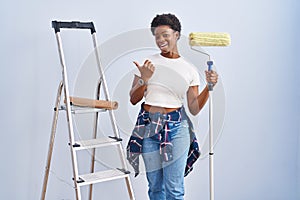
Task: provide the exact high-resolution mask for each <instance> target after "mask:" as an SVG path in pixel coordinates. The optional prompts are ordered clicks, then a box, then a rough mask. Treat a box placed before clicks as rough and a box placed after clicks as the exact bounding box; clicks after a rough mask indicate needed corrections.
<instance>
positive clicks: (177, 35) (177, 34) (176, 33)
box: [175, 31, 180, 40]
mask: <svg viewBox="0 0 300 200" xmlns="http://www.w3.org/2000/svg"><path fill="white" fill-rule="evenodd" d="M175 37H176V39H177V40H179V38H180V33H179V32H178V31H176V32H175Z"/></svg>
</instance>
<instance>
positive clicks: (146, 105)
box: [144, 104, 179, 114]
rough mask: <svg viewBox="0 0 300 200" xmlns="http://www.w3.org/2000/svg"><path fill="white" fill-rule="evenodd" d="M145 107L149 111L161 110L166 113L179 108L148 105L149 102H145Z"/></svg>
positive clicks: (160, 111)
mask: <svg viewBox="0 0 300 200" xmlns="http://www.w3.org/2000/svg"><path fill="white" fill-rule="evenodd" d="M144 109H145V110H146V111H147V112H151V113H156V112H159V113H162V114H166V113H169V112H173V111H175V110H178V109H179V108H164V107H159V106H151V105H148V104H144Z"/></svg>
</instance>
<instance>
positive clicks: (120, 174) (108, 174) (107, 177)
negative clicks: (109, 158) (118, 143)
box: [78, 169, 130, 186]
mask: <svg viewBox="0 0 300 200" xmlns="http://www.w3.org/2000/svg"><path fill="white" fill-rule="evenodd" d="M129 173H130V172H129V171H125V170H120V169H111V170H106V171H100V172H95V173H91V174H84V175H80V176H79V181H78V186H84V185H90V184H94V183H100V182H105V181H111V180H116V179H120V178H125V177H127V176H129Z"/></svg>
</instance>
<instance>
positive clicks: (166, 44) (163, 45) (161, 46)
mask: <svg viewBox="0 0 300 200" xmlns="http://www.w3.org/2000/svg"><path fill="white" fill-rule="evenodd" d="M166 46H168V43H164V44H160V45H159V47H160V48H164V47H166Z"/></svg>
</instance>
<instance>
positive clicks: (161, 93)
mask: <svg viewBox="0 0 300 200" xmlns="http://www.w3.org/2000/svg"><path fill="white" fill-rule="evenodd" d="M147 59H148V60H150V61H151V62H152V63H153V65H154V67H155V71H154V73H153V75H152V77H151V78H150V79H149V81H148V85H147V90H146V91H145V95H144V96H145V103H146V104H148V105H152V106H160V107H165V108H179V107H181V106H182V105H183V99H184V97H185V96H186V92H187V90H188V88H189V86H195V85H199V84H200V80H199V74H198V72H197V69H196V67H195V66H194V65H193V64H191V63H190V62H188V61H186V60H185V59H184V58H183V57H179V58H175V59H174V58H166V57H163V56H162V55H160V54H155V55H152V56H150V57H148V58H147ZM137 75H139V76H140V74H139V72H138V74H137Z"/></svg>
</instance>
